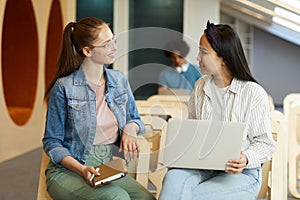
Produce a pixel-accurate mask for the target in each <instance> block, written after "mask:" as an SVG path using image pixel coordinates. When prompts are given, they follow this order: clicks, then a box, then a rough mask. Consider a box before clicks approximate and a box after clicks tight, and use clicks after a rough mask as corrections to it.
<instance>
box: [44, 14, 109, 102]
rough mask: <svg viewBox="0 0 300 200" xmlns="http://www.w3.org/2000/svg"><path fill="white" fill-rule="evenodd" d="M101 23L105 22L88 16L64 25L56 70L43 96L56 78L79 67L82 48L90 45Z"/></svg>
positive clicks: (83, 56) (81, 58)
mask: <svg viewBox="0 0 300 200" xmlns="http://www.w3.org/2000/svg"><path fill="white" fill-rule="evenodd" d="M103 24H106V23H105V22H104V21H103V20H101V19H97V18H93V17H88V18H84V19H81V20H80V21H78V22H77V23H76V22H70V23H69V24H67V25H66V27H65V29H64V32H63V40H62V46H61V50H60V55H59V58H58V63H57V71H56V74H55V77H54V78H53V80H52V81H51V82H50V84H49V86H48V87H47V90H46V92H45V98H47V97H48V95H49V92H50V90H51V88H52V87H53V85H54V83H55V81H56V80H57V79H58V78H60V77H64V76H67V75H69V74H71V73H72V72H74V71H75V70H77V69H78V68H79V67H80V65H81V64H82V62H83V60H84V58H85V55H84V54H83V53H82V48H83V47H92V42H93V41H94V40H95V39H96V38H97V37H98V35H99V32H100V30H101V28H102V25H103Z"/></svg>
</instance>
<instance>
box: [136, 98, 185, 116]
mask: <svg viewBox="0 0 300 200" xmlns="http://www.w3.org/2000/svg"><path fill="white" fill-rule="evenodd" d="M135 102H136V106H137V108H138V111H139V113H140V115H170V116H171V117H175V118H187V117H188V108H187V106H186V105H185V104H183V103H180V102H160V101H148V100H137V101H135Z"/></svg>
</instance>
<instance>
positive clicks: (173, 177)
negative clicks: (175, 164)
mask: <svg viewBox="0 0 300 200" xmlns="http://www.w3.org/2000/svg"><path fill="white" fill-rule="evenodd" d="M180 173H181V170H179V169H170V170H168V172H167V174H166V175H165V178H164V181H170V182H171V183H172V182H173V183H175V182H176V181H178V175H179V174H180Z"/></svg>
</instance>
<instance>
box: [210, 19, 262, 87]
mask: <svg viewBox="0 0 300 200" xmlns="http://www.w3.org/2000/svg"><path fill="white" fill-rule="evenodd" d="M204 32H205V34H206V38H207V40H208V42H209V43H210V45H211V46H212V48H213V49H214V50H215V52H216V53H217V54H218V56H219V57H221V58H223V60H224V62H225V64H226V66H227V67H228V69H229V70H230V72H231V73H232V75H233V76H234V77H235V78H237V79H239V80H244V81H253V82H256V83H257V81H256V80H255V78H254V77H253V75H252V73H251V71H250V68H249V66H248V63H247V60H246V57H245V54H244V50H243V47H242V44H241V41H240V38H239V36H238V34H237V33H236V32H235V31H234V29H233V28H232V27H230V26H229V25H227V24H218V25H214V24H213V23H210V22H209V21H208V22H207V26H206V29H205V30H204Z"/></svg>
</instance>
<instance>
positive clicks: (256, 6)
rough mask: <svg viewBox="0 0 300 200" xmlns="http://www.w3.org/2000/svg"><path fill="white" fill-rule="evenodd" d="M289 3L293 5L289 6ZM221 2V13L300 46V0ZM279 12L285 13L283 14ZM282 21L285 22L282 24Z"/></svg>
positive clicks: (231, 0)
mask: <svg viewBox="0 0 300 200" xmlns="http://www.w3.org/2000/svg"><path fill="white" fill-rule="evenodd" d="M285 1H286V2H285ZM289 1H291V4H288V2H289ZM220 2H221V6H220V8H221V11H222V12H224V13H226V14H227V15H230V16H232V17H235V18H237V19H240V20H242V21H245V22H246V23H248V24H251V25H254V26H257V27H259V28H262V29H264V30H266V31H268V32H270V33H272V34H274V35H276V36H278V37H281V38H283V39H285V40H287V41H289V42H292V43H294V44H296V45H299V46H300V0H221V1H220ZM276 7H277V8H276ZM275 8H276V9H275ZM279 11H285V13H283V14H281V13H280V12H279ZM294 17H295V19H294ZM281 21H284V22H283V23H280V22H281Z"/></svg>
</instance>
